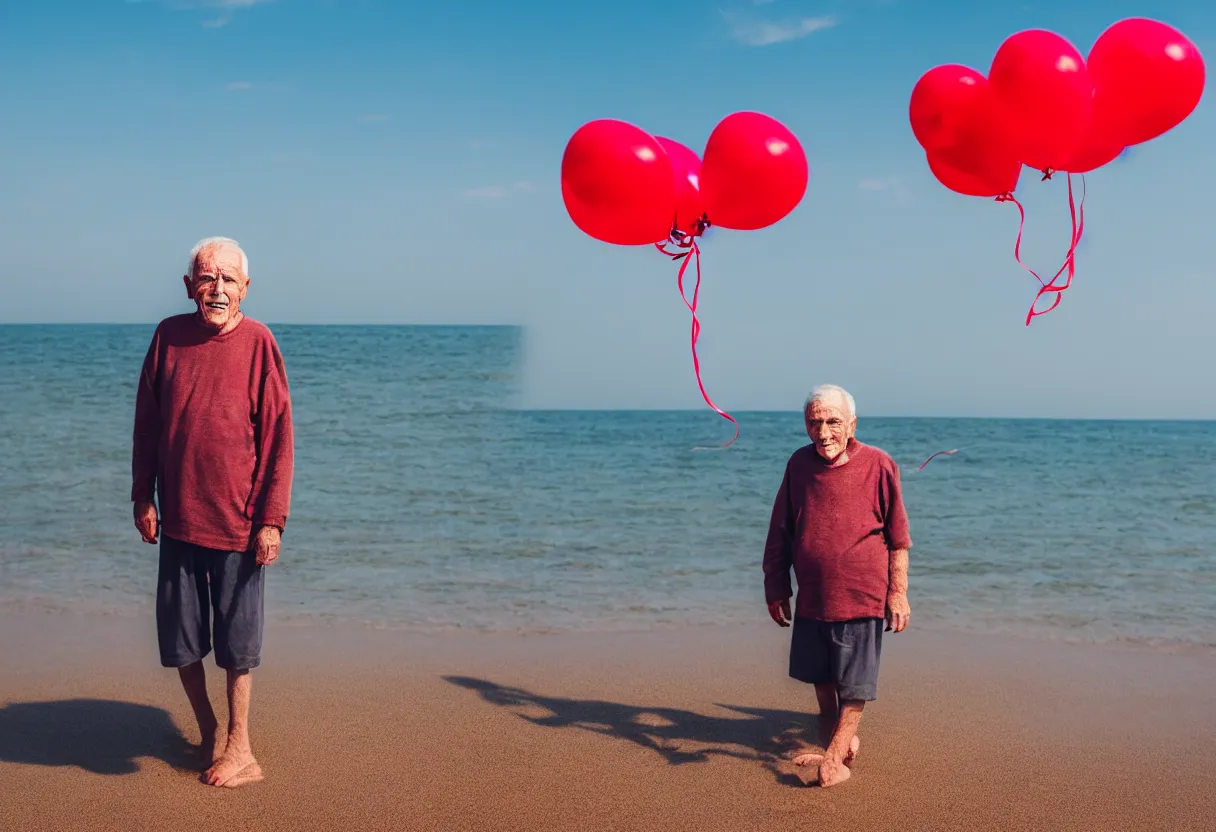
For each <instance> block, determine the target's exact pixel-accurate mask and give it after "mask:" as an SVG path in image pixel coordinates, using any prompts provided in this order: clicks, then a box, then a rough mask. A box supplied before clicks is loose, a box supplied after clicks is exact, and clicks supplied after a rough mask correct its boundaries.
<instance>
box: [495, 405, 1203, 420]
mask: <svg viewBox="0 0 1216 832" xmlns="http://www.w3.org/2000/svg"><path fill="white" fill-rule="evenodd" d="M501 409H502V410H507V411H510V412H512V413H540V414H543V413H555V414H557V413H586V414H589V415H594V414H615V415H628V414H638V415H651V414H661V413H679V414H688V413H702V412H703V413H705V414H706V415H707V416H716V414H715V413H714V412H713V411H707V410H705V409H704V408H698V407H619V408H604V407H504V408H501ZM801 412H802V411H801V408H797V407H794V408H752V409H735V410H731V411H730V414H731V415H732V416H734V417H736V418H741V417H745V416H749V415H753V416H765V415H773V414H784V415H798V414H799V413H801ZM857 418H858V420H859V421H863V422H864V421H867V420H873V419H881V420H884V421H924V420H935V419H941V420H945V419H949V420H951V421H956V422H1110V423H1112V424H1130V423H1144V422H1149V423H1152V422H1169V423H1171V424H1173V423H1177V424H1207V423H1209V422H1216V416H1207V417H1192V416H1174V417H1171V416H1160V417H1158V416H1146V417H1139V418H1130V417H1128V418H1113V417H1108V416H948V415H919V414H913V415H906V414H905V415H891V414H872V413H859V414H857Z"/></svg>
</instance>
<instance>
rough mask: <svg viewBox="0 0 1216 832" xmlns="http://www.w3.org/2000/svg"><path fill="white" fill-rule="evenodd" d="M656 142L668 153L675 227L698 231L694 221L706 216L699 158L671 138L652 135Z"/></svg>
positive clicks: (687, 231)
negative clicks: (673, 187) (673, 190)
mask: <svg viewBox="0 0 1216 832" xmlns="http://www.w3.org/2000/svg"><path fill="white" fill-rule="evenodd" d="M654 138H655V141H657V142H658V143H659V146H660V147H662V148H663V150H665V151H666V152H667V161H669V162H671V172H672V174H673V175H674V176H675V182H676V216H675V223H674V227H675V228H677V229H679V230H680V231H683V232H684V233H685V234H694V235H695V234H696V233H697V232H698V231H699V227H698V225H697V221H698V220H700V219H701V217H703V216H704V215H705V200H704V199H702V198H701V158H700V157H699V156H697V154H696V153H694V152H693V151H692V150H691V149H690V148H688V147H686V146H685V145H682V144H680V143H679V142H677V141H675V140H674V139H667V138H664V137H662V136H655V137H654Z"/></svg>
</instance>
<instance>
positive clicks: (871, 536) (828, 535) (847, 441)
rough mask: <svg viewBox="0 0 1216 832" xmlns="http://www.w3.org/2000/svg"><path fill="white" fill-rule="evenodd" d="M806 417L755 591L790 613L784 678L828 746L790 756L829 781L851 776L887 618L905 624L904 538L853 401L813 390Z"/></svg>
mask: <svg viewBox="0 0 1216 832" xmlns="http://www.w3.org/2000/svg"><path fill="white" fill-rule="evenodd" d="M803 415H804V417H805V420H806V432H807V435H809V436H810V438H811V444H810V445H807V446H805V447H803V448H800V449H798V450H797V451H795V452H794V454H793V456H791V457H790V459H789V462H788V463H787V464H786V467H785V477H784V478H783V479H782V480H781V487H780V489H779V490H778V492H777V498H776V500H775V501H774V504H773V513H772V519H771V521H770V524H769V531H768V540H767V542H766V544H765V547H764V594H765V600H766V601H767V602H768V611H769V615H771V616H772V618H773V620H774V621H776V622H777V623H778V624H779V625H781V626H782V627H788V626H789V625H790V621H791V618H792V620H793V624H794V631H793V637H792V638H791V640H790V670H789V673H790V676H791V677H793V678H794V679H797V680H799V681H801V682H806V683H808V684H812V685H814V686H815V695H816V697H817V698H818V699H819V714H820V717H819V724H820V730H821V737H820V740H821V742H822V743H823V745H824V747H825V749H826V750H825V753H823V754H815V753H799V754H798V755H797V756H795V757H794V763H795V764H796V765H800V766H809V765H818V767H819V783H820V785H822V786H834V785H837V784H838V783H843V782H844V781H845V780H848V779H849V776H850V773H851V772H850V766H851V765H852V764H853V760H854V758H855V757H856V755H857V750H858V747H859V745H860V743H859V741H858V739H857V727H858V725H859V724H860V722H861V712H862V709H863V708H864V707H865V703H866V702H867V701H872V700H874V699H875V698H877V696H878V660H879V655H880V654H881V652H882V634H883V625H884V621H885V623H886V626H887V629H889V630H893V631H894V632H897V633H898V632H901V631H902V630H903V629H904V628H905V627H907V626H908V618H909V616H910V615H911V609H910V607H909V606H908V549H909V548H911V546H912V539H911V537H910V535H909V531H908V515H907V513H906V512H905V510H904V503H903V497H902V494H901V492H900V483H899V467H898V466H897V465H896V464H895V462H894V460H892V459H891V457H889V456H888V455H887V454H886V453H884V452H883V451H881V450H879V449H878V448H875V447H872V446H870V445H864V444H862V443H861V442H858V441H857V439H856V438H854V434H855V433H856V430H857V410H856V406H855V405H854V403H853V397H852V396H851V395H849V394H848V393H847V392H846V391H845V390H843V389H842V388H840V387H836V386H835V385H824V386H821V387H817V388H816V389H815V390H814V391H813V392H812V393H811V395H810V396H809V397H808V398H807V401H806V405H805V408H804V410H803ZM791 568H792V569H793V570H794V574H795V575H796V576H797V578H798V600H797V603H796V605H795V607H794V611H793V616H791V615H790V597H791V596H792V595H793V590H792V587H791V585H790V569H791Z"/></svg>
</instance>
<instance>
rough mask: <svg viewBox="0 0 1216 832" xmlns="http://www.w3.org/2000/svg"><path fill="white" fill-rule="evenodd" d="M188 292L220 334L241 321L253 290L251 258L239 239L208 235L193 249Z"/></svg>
mask: <svg viewBox="0 0 1216 832" xmlns="http://www.w3.org/2000/svg"><path fill="white" fill-rule="evenodd" d="M184 280H185V283H186V294H187V295H188V296H189V297H190V299H191V300H193V301H194V303H195V305H196V306H197V307H198V312H199V317H200V320H201V321H202V323H203V324H204V325H205V326H207V327H208V328H210V329H214V330H215V331H217V332H219V333H224V332H228V331H230V330H232V329H234V328H235V327H236V325H237V324H238V323H240V321H241V317H242V316H241V301H243V300H244V299H245V294H246V293H247V292H248V290H249V258H248V257H246V256H245V252H244V251H242V250H241V247H240V245H239V244H238V243H237V242H236V240H232V239H229V238H228V237H207V238H205V239H202V240H199V241H198V242H197V243H195V245H194V248H192V249H190V262H189V271H188V272H187V273H186V275H185V277H184Z"/></svg>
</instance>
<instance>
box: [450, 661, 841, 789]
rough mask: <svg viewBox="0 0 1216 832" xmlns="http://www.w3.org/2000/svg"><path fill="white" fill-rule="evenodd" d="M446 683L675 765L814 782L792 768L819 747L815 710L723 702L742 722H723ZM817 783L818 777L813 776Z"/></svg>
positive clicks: (469, 681)
mask: <svg viewBox="0 0 1216 832" xmlns="http://www.w3.org/2000/svg"><path fill="white" fill-rule="evenodd" d="M443 679H444V681H446V682H449V683H451V684H453V685H457V686H459V687H462V688H466V689H468V690H472V691H476V692H477V693H478V694H480V695H481V698H482V699H484V700H485V701H487V702H489V703H491V704H494V705H498V706H499V707H503V708H509V709H511V710H512V711H513V712H514V713H515V715H516V716H518V717H520V718H521V719H525V720H527V721H528V722H531V723H532V724H533V725H541V726H545V727H547V728H578V729H581V730H584V731H593V732H595V733H597V734H603V735H605V736H609V737H615V738H617V739H620V740H625V741H627V742H632V743H635V744H636V745H640V746H642V747H643V748H646V749H649V750H651V751H653V752H655V753H656V754H659V755H660V756H662V757H663V758H665V759H666V760H667V762H668V763H669V764H671V765H673V766H678V765H686V764H688V763H704V762H708V761H709V760H710V759H712V758H713V757H734V758H736V759H740V760H753V761H755V762H757V763H759V764H761V765H762V766H764V768H765V769H767V770H768V771H769V772H770V773H771V774H772V775H773V776H774V777H775V778H776V780H777V782H778V783H780V784H781V785H785V786H795V787H798V788H803V787H805V786H806V785H808V782H806V781H804V780H803V779H802V778H801V777H799V776H798V775H797V774H795V773H793V772H792V771H791V766H790V764H789V763H788V757H789V754H790V752H791V751H793V750H794V749H796V748H800V747H802V746H804V745H815V744H816V739H815V738H816V736H817V734H818V730H819V721H818V720H819V718H818V717H817V716H815V715H814V714H811V713H798V712H796V711H777V710H770V709H765V708H744V707H737V706H733V705H717V707H719V708H722V709H724V710H728V711H733V712H734V713H736V714H742V716H741V717H717V716H706V715H705V714H699V713H694V712H693V711H684V710H679V709H676V708H643V707H638V706H636V705H623V704H620V703H618V702H602V701H599V700H594V699H562V698H559V697H552V696H541V695H540V694H536V693H532V692H531V691H527V690H524V689H522V688H513V687H505V686H503V685H499V684H495V683H494V682H489V681H486V680H484V679H473V678H470V677H467V676H444V677H443ZM807 777H808V780H810V781H811V782H810V783H809V784H810V785H814V782H813V781H814V779H815V772H814V770H810V771H808V772H807Z"/></svg>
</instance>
